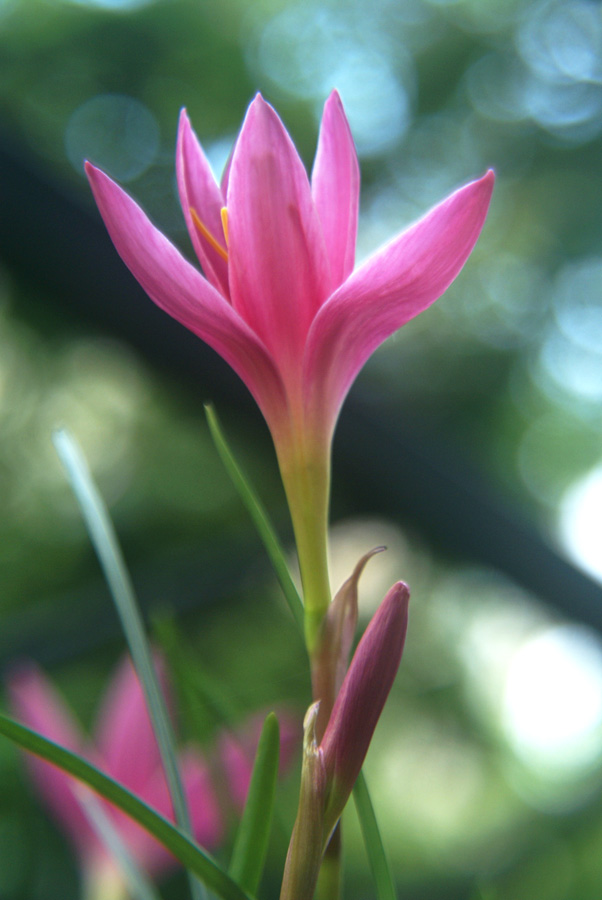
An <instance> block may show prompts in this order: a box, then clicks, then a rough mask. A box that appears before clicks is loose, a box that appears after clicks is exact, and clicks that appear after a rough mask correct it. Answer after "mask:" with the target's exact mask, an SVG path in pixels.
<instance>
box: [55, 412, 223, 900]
mask: <svg viewBox="0 0 602 900" xmlns="http://www.w3.org/2000/svg"><path fill="white" fill-rule="evenodd" d="M53 441H54V446H55V448H56V451H57V453H58V455H59V458H60V460H61V462H62V464H63V467H64V469H65V471H66V473H67V477H68V478H69V481H70V483H71V487H72V490H73V493H74V494H75V497H76V499H77V502H78V504H79V507H80V510H81V513H82V515H83V517H84V522H85V524H86V528H87V529H88V533H89V535H90V540H91V541H92V544H93V546H94V549H95V551H96V554H97V556H98V559H99V562H100V565H101V567H102V569H103V572H104V575H105V578H106V580H107V583H108V585H109V589H110V591H111V595H112V597H113V600H114V603H115V607H116V609H117V613H118V615H119V618H120V620H121V625H122V628H123V631H124V633H125V637H126V640H127V642H128V646H129V648H130V653H131V656H132V660H133V663H134V667H135V669H136V672H137V674H138V678H139V679H140V683H141V685H142V690H143V692H144V696H145V699H146V704H147V707H148V712H149V715H150V719H151V722H152V725H153V731H154V732H155V736H156V738H157V743H158V745H159V750H160V753H161V761H162V764H163V768H164V770H165V777H166V779H167V784H168V787H169V793H170V796H171V800H172V803H173V808H174V813H175V817H176V821H177V823H178V825H179V826H180V827H181V828H182V830H183V831H184V832H186V833H187V834H188V835H190V836H191V837H192V828H191V825H190V816H189V814H188V807H187V804H186V797H185V794H184V789H183V787H182V780H181V778H180V773H179V770H178V761H177V751H176V742H175V737H174V734H173V730H172V727H171V722H170V719H169V714H168V712H167V706H166V704H165V698H164V697H163V693H162V691H161V688H160V686H159V681H158V678H157V674H156V672H155V667H154V665H153V660H152V652H151V648H150V645H149V641H148V638H147V635H146V631H145V628H144V622H143V620H142V616H141V614H140V611H139V608H138V603H137V600H136V596H135V593H134V588H133V585H132V582H131V579H130V576H129V573H128V571H127V567H126V565H125V560H124V558H123V554H122V552H121V548H120V546H119V542H118V540H117V535H116V533H115V529H114V528H113V523H112V522H111V519H110V517H109V513H108V510H107V507H106V505H105V503H104V501H103V499H102V497H101V496H100V493H99V491H98V489H97V487H96V485H95V484H94V481H93V479H92V476H91V474H90V470H89V468H88V465H87V463H86V460H85V459H84V456H83V454H82V451H81V450H80V448H79V446H78V445H77V443H76V441H75V440H74V439H73V437H72V436H71V435H70V434H69V433H68V432H67V431H66V430H64V429H60V430H59V431H56V432H55V433H54V435H53ZM190 889H191V892H192V895H193V897H194V898H195V900H206V895H205V892H204V890H203V889H202V888H201V886H200V885H199V884H198V883H197V882H196V881H195V879H192V878H191V880H190Z"/></svg>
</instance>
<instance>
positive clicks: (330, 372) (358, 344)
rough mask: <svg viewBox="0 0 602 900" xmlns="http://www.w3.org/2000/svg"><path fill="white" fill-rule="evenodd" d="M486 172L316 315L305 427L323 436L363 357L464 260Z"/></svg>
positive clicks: (308, 357)
mask: <svg viewBox="0 0 602 900" xmlns="http://www.w3.org/2000/svg"><path fill="white" fill-rule="evenodd" d="M493 182H494V175H493V172H492V171H489V172H488V173H487V174H486V175H484V176H483V177H482V178H481V179H479V180H478V181H473V182H471V183H470V184H468V185H466V186H465V187H463V188H460V189H459V190H458V191H456V192H455V193H453V194H451V195H450V196H449V197H447V199H445V200H444V201H443V202H442V203H440V204H439V205H438V206H436V207H435V208H434V209H432V210H431V211H430V212H429V213H427V215H426V216H424V218H422V219H420V221H418V222H417V223H416V224H414V225H413V226H411V227H410V228H408V229H407V230H406V231H404V232H403V233H402V234H401V235H399V236H398V237H397V238H395V239H394V240H393V241H392V242H391V243H389V244H388V245H387V246H386V247H384V248H383V249H382V250H380V251H377V252H376V253H375V254H374V255H373V256H372V257H370V259H368V260H367V262H365V263H364V265H363V266H361V267H360V268H359V269H358V270H357V271H356V272H354V273H353V275H351V277H350V278H348V279H347V281H346V282H345V283H344V284H343V285H342V286H341V287H340V288H339V289H338V290H337V291H336V292H335V293H334V294H333V296H332V297H330V298H329V299H328V300H327V301H326V303H325V304H324V305H323V306H322V308H321V309H320V312H319V313H318V315H317V316H316V319H315V320H314V323H313V325H312V328H311V331H310V333H309V336H308V342H307V349H306V354H305V360H304V392H305V403H306V411H307V415H308V420H309V421H312V423H313V424H314V427H317V429H318V430H319V431H321V430H323V431H324V433H325V434H328V435H329V434H330V433H331V432H332V429H333V428H334V424H335V421H336V417H337V415H338V411H339V409H340V406H341V403H342V402H343V399H344V397H345V395H346V393H347V391H348V390H349V388H350V386H351V383H352V382H353V379H354V378H355V376H356V375H357V373H358V371H359V370H360V368H361V367H362V366H363V364H364V363H365V362H366V360H367V359H368V357H369V356H370V354H371V353H372V352H373V351H374V350H375V349H376V348H377V347H378V346H379V344H381V343H382V342H383V341H384V340H385V339H386V338H388V337H389V336H390V335H391V334H393V332H394V331H397V329H398V328H401V326H402V325H405V323H406V322H408V321H409V320H410V319H412V318H414V316H417V315H418V313H421V312H422V311H423V310H424V309H426V308H427V307H428V306H430V305H431V303H433V302H434V301H435V300H436V299H437V298H438V297H440V296H441V294H442V293H443V292H444V291H445V290H446V288H447V287H449V285H450V284H451V282H452V281H453V280H454V278H455V277H456V276H457V275H458V273H459V272H460V270H461V268H462V266H463V265H464V263H465V262H466V260H467V259H468V256H469V255H470V253H471V251H472V249H473V247H474V245H475V243H476V241H477V238H478V236H479V234H480V231H481V228H482V227H483V223H484V221H485V216H486V214H487V209H488V207H489V201H490V199H491V192H492V190H493Z"/></svg>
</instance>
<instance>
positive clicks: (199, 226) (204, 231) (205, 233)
mask: <svg viewBox="0 0 602 900" xmlns="http://www.w3.org/2000/svg"><path fill="white" fill-rule="evenodd" d="M190 215H191V216H192V221H193V222H194V227H195V228H196V230H197V231H198V232H199V234H200V235H201V237H204V238H205V240H206V241H207V243H208V244H209V245H210V246H211V247H213V249H214V250H215V252H216V253H219V255H220V256H221V257H222V259H225V260H226V262H228V251H227V250H225V249H224V248H223V247H222V245H221V244H220V243H219V242H218V241H217V240H216V239H215V238H214V237H213V235H212V234H211V232H210V231H209V229H208V228H207V226H206V225H203V223H202V222H201V220H200V219H199V214H198V213H197V211H196V209H194V207H192V206H191V207H190ZM222 221H223V216H222Z"/></svg>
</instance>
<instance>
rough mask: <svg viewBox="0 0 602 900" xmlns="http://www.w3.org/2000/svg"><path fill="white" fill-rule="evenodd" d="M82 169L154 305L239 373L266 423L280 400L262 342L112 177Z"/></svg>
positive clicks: (89, 167)
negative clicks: (193, 334)
mask: <svg viewBox="0 0 602 900" xmlns="http://www.w3.org/2000/svg"><path fill="white" fill-rule="evenodd" d="M86 171H87V174H88V178H89V180H90V185H91V187H92V190H93V192H94V197H95V199H96V203H97V204H98V208H99V210H100V214H101V215H102V217H103V219H104V222H105V225H106V226H107V229H108V232H109V234H110V236H111V239H112V240H113V243H114V244H115V247H116V249H117V252H118V253H119V255H120V256H121V258H122V259H123V261H124V262H125V264H126V265H127V266H128V268H129V269H130V271H131V272H132V274H133V275H134V277H135V278H136V279H137V280H138V281H139V282H140V284H141V285H142V287H143V288H144V290H145V291H146V292H147V294H148V295H149V297H150V298H151V300H153V301H154V302H155V303H156V304H157V306H159V307H160V308H161V309H163V310H165V312H167V313H169V315H170V316H173V318H174V319H177V321H178V322H181V323H182V324H183V325H185V326H186V328H189V329H190V331H192V332H194V333H195V334H196V335H198V336H199V337H200V338H201V339H202V340H204V341H205V342H206V343H207V344H209V346H210V347H212V348H213V349H214V350H215V351H217V353H219V354H220V356H222V357H223V358H224V359H225V360H226V362H227V363H229V364H230V365H231V366H232V368H233V369H234V371H235V372H236V373H237V374H238V375H239V376H240V377H241V378H242V380H243V381H244V382H245V384H246V385H247V387H248V388H249V390H250V391H251V393H252V394H253V396H254V397H255V399H256V401H257V403H258V404H259V406H260V408H261V410H262V412H263V414H264V416H265V417H266V419H267V420H268V424H270V427H272V426H271V422H272V421H278V420H279V418H280V417H281V414H282V408H283V405H284V403H285V400H284V393H283V388H282V385H281V382H280V377H279V376H278V374H277V372H276V370H275V368H274V365H273V363H272V361H271V359H270V358H269V356H268V354H267V352H266V350H265V347H264V346H263V345H262V343H261V341H260V340H259V339H258V338H257V337H256V335H255V334H253V332H252V331H251V329H250V328H249V327H248V326H247V325H246V323H245V322H243V321H242V319H241V318H240V316H239V315H238V314H237V313H236V312H235V311H234V310H233V309H232V307H231V306H230V304H229V303H228V302H227V301H226V300H225V299H224V298H223V297H222V296H221V295H220V294H219V293H218V292H217V291H216V290H215V289H214V288H213V287H211V285H210V284H209V283H208V282H207V281H206V280H205V279H204V278H203V276H202V275H201V273H200V272H198V271H197V270H196V269H195V268H194V267H193V266H191V265H190V263H188V262H187V261H186V260H185V259H184V257H183V256H182V255H181V253H180V252H179V251H178V250H176V248H175V247H174V246H173V244H171V243H170V242H169V241H168V240H167V238H166V237H165V236H164V235H163V234H162V233H161V232H160V231H159V230H158V229H157V228H155V226H154V225H152V224H151V222H150V221H149V219H148V218H147V216H146V215H145V213H144V212H143V211H142V210H141V209H140V207H139V206H138V205H137V204H136V203H135V202H134V201H133V200H132V198H131V197H130V196H128V194H126V193H125V191H123V190H122V189H121V188H120V187H119V186H118V185H117V184H115V182H114V181H112V180H111V179H110V178H109V177H108V176H107V175H105V174H104V172H101V171H100V169H96V168H95V167H94V166H92V165H90V164H89V163H87V164H86Z"/></svg>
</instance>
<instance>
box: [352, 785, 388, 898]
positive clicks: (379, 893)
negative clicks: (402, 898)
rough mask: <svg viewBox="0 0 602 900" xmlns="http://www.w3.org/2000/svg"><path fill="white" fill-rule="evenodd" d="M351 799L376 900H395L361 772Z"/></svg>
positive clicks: (380, 840) (383, 850)
mask: <svg viewBox="0 0 602 900" xmlns="http://www.w3.org/2000/svg"><path fill="white" fill-rule="evenodd" d="M353 799H354V801H355V808H356V810H357V814H358V818H359V820H360V827H361V829H362V836H363V838H364V844H365V847H366V852H367V854H368V861H369V863H370V868H371V870H372V876H373V878H374V884H375V886H376V897H377V900H397V896H396V893H395V885H394V883H393V878H392V875H391V869H390V868H389V862H388V860H387V856H386V854H385V848H384V846H383V842H382V838H381V836H380V830H379V827H378V822H377V821H376V816H375V815H374V807H373V806H372V801H371V800H370V794H369V792H368V785H367V784H366V779H365V777H364V773H363V772H360V774H359V775H358V777H357V781H356V782H355V786H354V788H353Z"/></svg>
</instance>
